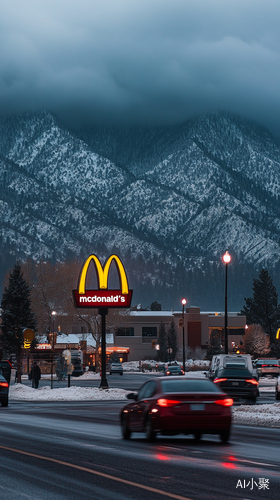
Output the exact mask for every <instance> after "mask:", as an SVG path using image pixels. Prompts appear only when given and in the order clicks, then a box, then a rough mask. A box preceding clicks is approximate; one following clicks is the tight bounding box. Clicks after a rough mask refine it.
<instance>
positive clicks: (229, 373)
mask: <svg viewBox="0 0 280 500" xmlns="http://www.w3.org/2000/svg"><path fill="white" fill-rule="evenodd" d="M217 377H218V378H220V377H227V378H228V377H232V378H237V377H240V378H252V373H251V372H250V371H249V370H247V368H244V369H243V370H242V369H241V368H240V369H239V370H236V369H234V368H233V369H232V368H220V370H218V374H217Z"/></svg>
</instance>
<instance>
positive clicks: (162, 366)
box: [156, 363, 166, 372]
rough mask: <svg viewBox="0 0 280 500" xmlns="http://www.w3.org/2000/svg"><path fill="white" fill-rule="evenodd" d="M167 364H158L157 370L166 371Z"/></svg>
mask: <svg viewBox="0 0 280 500" xmlns="http://www.w3.org/2000/svg"><path fill="white" fill-rule="evenodd" d="M165 369H166V365H165V364H164V363H158V364H157V365H156V371H157V372H165Z"/></svg>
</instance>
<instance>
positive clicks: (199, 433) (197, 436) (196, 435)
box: [194, 431, 202, 441]
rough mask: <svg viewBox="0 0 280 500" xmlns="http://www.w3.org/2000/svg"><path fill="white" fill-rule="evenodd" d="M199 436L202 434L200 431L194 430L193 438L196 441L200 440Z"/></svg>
mask: <svg viewBox="0 0 280 500" xmlns="http://www.w3.org/2000/svg"><path fill="white" fill-rule="evenodd" d="M201 436H202V433H201V432H199V431H196V432H195V433H194V439H195V440H196V441H200V439H201Z"/></svg>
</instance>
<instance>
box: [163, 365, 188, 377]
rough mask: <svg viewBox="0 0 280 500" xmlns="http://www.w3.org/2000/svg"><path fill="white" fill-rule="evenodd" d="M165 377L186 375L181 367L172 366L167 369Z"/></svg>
mask: <svg viewBox="0 0 280 500" xmlns="http://www.w3.org/2000/svg"><path fill="white" fill-rule="evenodd" d="M165 375H167V376H169V377H170V376H171V375H185V372H184V370H183V369H182V368H181V367H180V366H179V365H177V366H176V365H172V366H168V367H167V368H166V369H165Z"/></svg>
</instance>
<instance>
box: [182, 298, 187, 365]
mask: <svg viewBox="0 0 280 500" xmlns="http://www.w3.org/2000/svg"><path fill="white" fill-rule="evenodd" d="M181 302H182V306H183V310H182V318H183V370H184V371H185V364H186V359H185V319H184V314H185V305H186V303H187V300H186V299H182V300H181Z"/></svg>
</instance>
